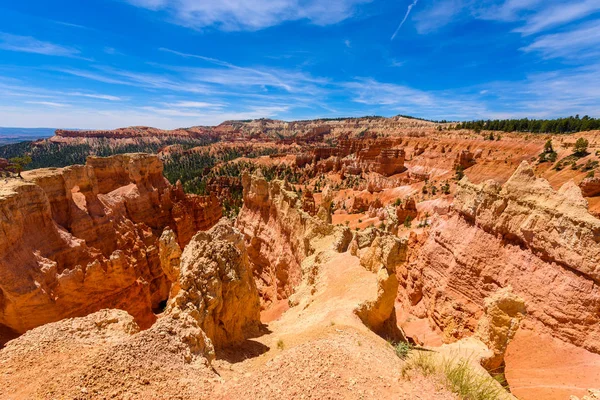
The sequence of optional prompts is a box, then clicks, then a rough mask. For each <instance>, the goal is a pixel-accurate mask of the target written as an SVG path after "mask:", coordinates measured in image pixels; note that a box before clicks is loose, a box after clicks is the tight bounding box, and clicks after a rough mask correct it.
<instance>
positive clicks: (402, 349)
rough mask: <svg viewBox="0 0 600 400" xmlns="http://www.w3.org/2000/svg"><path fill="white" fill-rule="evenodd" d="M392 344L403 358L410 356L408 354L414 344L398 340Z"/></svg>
mask: <svg viewBox="0 0 600 400" xmlns="http://www.w3.org/2000/svg"><path fill="white" fill-rule="evenodd" d="M392 346H394V351H395V352H396V355H397V356H398V357H400V358H401V359H403V360H404V359H406V357H408V354H409V353H410V352H411V351H412V349H413V347H412V345H411V344H410V343H407V342H398V343H396V344H392Z"/></svg>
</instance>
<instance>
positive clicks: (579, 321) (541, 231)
mask: <svg viewBox="0 0 600 400" xmlns="http://www.w3.org/2000/svg"><path fill="white" fill-rule="evenodd" d="M454 207H455V210H456V212H455V213H454V215H452V216H451V217H450V218H448V219H441V220H440V221H439V222H437V223H436V224H435V226H434V227H433V229H432V231H431V232H430V233H429V234H428V237H427V239H426V240H425V241H424V244H423V246H422V247H421V248H420V249H419V250H418V251H416V253H415V256H414V257H415V258H413V259H412V261H411V262H410V263H409V265H408V269H407V270H405V271H403V272H402V273H400V274H399V275H400V276H402V277H403V278H402V279H400V281H401V285H402V286H403V287H404V290H401V293H400V298H401V299H402V301H403V302H404V303H405V304H406V306H407V308H409V309H411V310H412V312H413V313H415V314H417V315H419V316H421V317H427V318H429V320H430V321H431V322H432V324H434V325H435V326H438V327H439V328H440V329H441V330H442V331H443V333H444V337H445V340H446V341H452V340H455V339H458V338H461V337H464V336H468V335H470V334H471V333H472V332H473V331H475V329H476V324H477V320H478V319H479V317H480V316H481V315H482V313H483V307H484V299H485V298H487V297H489V296H490V295H491V294H492V293H494V292H496V291H497V290H498V289H499V288H505V287H508V286H511V287H512V290H513V292H514V294H515V295H517V296H519V297H520V298H522V299H523V300H524V301H525V304H526V307H527V317H526V320H527V321H529V322H530V324H529V327H530V328H533V329H535V330H537V331H543V332H547V333H549V334H551V335H552V336H554V337H556V338H559V339H561V340H564V341H567V342H570V343H573V344H575V345H577V346H581V347H584V348H586V349H588V350H590V351H593V352H597V353H598V352H600V314H599V313H598V310H600V293H599V292H598V290H597V285H598V282H599V281H600V269H599V267H598V265H600V264H599V262H600V244H599V242H600V240H599V239H598V237H599V232H600V220H598V219H596V218H594V217H592V216H591V215H590V214H589V213H588V211H587V204H586V201H585V200H584V199H583V197H582V196H581V192H580V191H579V189H578V188H577V186H575V185H574V184H573V183H572V182H571V183H567V184H566V185H565V186H563V188H561V189H560V190H559V191H558V192H555V191H554V190H553V189H552V187H551V186H550V185H549V184H548V182H547V181H545V180H544V179H538V178H536V177H535V176H534V174H533V171H532V170H531V169H530V168H529V166H528V165H527V164H526V163H524V164H522V165H521V166H520V167H519V169H518V170H517V172H515V174H514V175H513V177H512V178H511V179H509V181H508V182H507V183H506V184H505V185H504V186H500V185H499V184H497V183H495V182H493V181H488V182H486V183H484V184H482V185H474V184H471V183H469V182H468V181H466V180H463V181H461V182H460V184H459V188H458V191H457V194H456V200H455V206H454Z"/></svg>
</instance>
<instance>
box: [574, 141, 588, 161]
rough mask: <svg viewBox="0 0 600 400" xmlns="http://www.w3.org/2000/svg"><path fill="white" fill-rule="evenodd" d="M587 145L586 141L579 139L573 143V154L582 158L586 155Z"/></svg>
mask: <svg viewBox="0 0 600 400" xmlns="http://www.w3.org/2000/svg"><path fill="white" fill-rule="evenodd" d="M589 144H590V143H589V142H588V141H587V139H584V138H579V139H577V141H576V142H575V147H573V152H574V153H575V155H577V156H578V157H583V156H585V155H586V154H587V148H588V146H589Z"/></svg>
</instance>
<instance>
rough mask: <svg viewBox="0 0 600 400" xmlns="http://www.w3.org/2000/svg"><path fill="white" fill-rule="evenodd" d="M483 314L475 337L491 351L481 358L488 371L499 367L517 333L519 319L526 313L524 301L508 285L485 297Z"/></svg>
mask: <svg viewBox="0 0 600 400" xmlns="http://www.w3.org/2000/svg"><path fill="white" fill-rule="evenodd" d="M483 312H484V316H483V317H482V318H481V320H479V326H478V328H477V337H479V338H480V339H481V340H482V341H483V343H485V344H486V346H487V347H488V348H489V349H490V350H491V351H492V353H493V355H492V356H491V357H487V358H485V359H483V360H482V365H483V366H484V367H485V368H486V369H487V370H489V371H494V370H496V369H497V368H499V367H500V366H501V365H502V363H503V362H504V353H505V352H506V348H507V347H508V343H509V342H510V341H511V340H512V338H513V337H514V336H515V334H516V333H517V329H519V325H520V323H521V320H522V319H523V318H525V314H526V313H527V311H526V307H525V302H524V301H523V299H521V298H520V297H518V296H516V295H515V294H513V293H512V289H511V288H510V287H505V288H502V289H500V290H498V291H497V292H496V293H494V294H493V295H491V296H490V297H488V298H486V299H485V301H484V307H483Z"/></svg>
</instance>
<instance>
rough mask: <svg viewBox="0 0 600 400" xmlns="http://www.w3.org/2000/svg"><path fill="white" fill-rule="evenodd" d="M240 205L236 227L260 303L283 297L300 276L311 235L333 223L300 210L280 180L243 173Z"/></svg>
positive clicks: (323, 231)
mask: <svg viewBox="0 0 600 400" xmlns="http://www.w3.org/2000/svg"><path fill="white" fill-rule="evenodd" d="M242 182H243V185H244V207H243V208H242V210H241V211H240V214H239V216H238V219H237V221H236V227H237V228H238V229H239V230H240V231H241V232H242V233H243V234H244V236H245V239H246V245H247V247H248V256H249V259H250V262H251V264H252V269H253V271H254V275H255V277H256V279H257V286H258V289H259V292H260V294H261V299H262V301H263V305H268V304H271V303H273V302H276V301H277V300H282V299H287V298H288V297H289V296H290V295H291V294H292V293H293V292H294V288H295V287H296V286H297V285H299V284H300V282H301V280H302V268H301V264H302V261H303V260H304V259H305V258H306V257H308V256H309V255H311V254H312V253H313V252H314V248H313V246H312V245H311V240H312V239H314V238H315V237H317V236H323V235H329V234H331V233H332V232H333V231H334V227H333V226H332V225H331V224H329V223H327V222H326V220H327V218H326V217H325V218H324V219H325V221H324V220H323V219H320V218H317V217H312V216H311V215H310V214H308V213H307V212H305V211H303V210H302V207H303V202H302V199H301V196H300V195H299V194H298V193H296V192H294V191H293V189H292V187H291V186H290V185H289V184H287V183H285V182H283V181H272V182H267V181H266V180H265V178H264V177H263V176H262V175H261V174H260V173H259V174H255V175H252V176H251V175H249V174H244V176H243V177H242Z"/></svg>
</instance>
